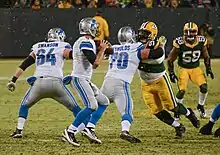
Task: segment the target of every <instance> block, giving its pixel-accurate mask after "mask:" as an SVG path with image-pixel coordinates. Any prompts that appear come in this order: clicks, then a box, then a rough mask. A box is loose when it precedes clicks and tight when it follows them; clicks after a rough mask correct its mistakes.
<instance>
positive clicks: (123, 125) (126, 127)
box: [121, 120, 131, 132]
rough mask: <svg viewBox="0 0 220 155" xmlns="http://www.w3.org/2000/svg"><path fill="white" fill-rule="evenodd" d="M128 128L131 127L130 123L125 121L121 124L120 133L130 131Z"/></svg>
mask: <svg viewBox="0 0 220 155" xmlns="http://www.w3.org/2000/svg"><path fill="white" fill-rule="evenodd" d="M130 126H131V123H130V122H129V121H127V120H124V121H122V122H121V131H128V132H129V130H130Z"/></svg>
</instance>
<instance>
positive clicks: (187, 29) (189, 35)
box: [183, 22, 198, 42]
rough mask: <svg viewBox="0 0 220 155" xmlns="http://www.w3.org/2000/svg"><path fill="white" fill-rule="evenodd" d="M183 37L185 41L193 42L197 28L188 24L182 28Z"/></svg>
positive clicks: (191, 23)
mask: <svg viewBox="0 0 220 155" xmlns="http://www.w3.org/2000/svg"><path fill="white" fill-rule="evenodd" d="M183 32H184V37H185V39H186V41H190V42H192V41H194V40H195V39H196V36H197V35H198V26H197V25H196V24H195V23H193V22H188V23H186V24H185V25H184V28H183Z"/></svg>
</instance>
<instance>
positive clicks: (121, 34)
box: [118, 26, 136, 44]
mask: <svg viewBox="0 0 220 155" xmlns="http://www.w3.org/2000/svg"><path fill="white" fill-rule="evenodd" d="M118 41H119V43H120V44H125V43H134V42H135V41H136V38H135V31H134V29H132V28H131V27H130V26H124V27H122V28H120V30H119V31H118Z"/></svg>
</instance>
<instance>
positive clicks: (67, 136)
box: [62, 129, 80, 146]
mask: <svg viewBox="0 0 220 155" xmlns="http://www.w3.org/2000/svg"><path fill="white" fill-rule="evenodd" d="M62 140H63V141H67V142H69V143H70V144H72V145H74V146H80V144H79V142H78V141H77V140H76V138H75V134H74V132H69V131H68V130H67V129H65V130H64V131H63V135H62Z"/></svg>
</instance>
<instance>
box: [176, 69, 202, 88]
mask: <svg viewBox="0 0 220 155" xmlns="http://www.w3.org/2000/svg"><path fill="white" fill-rule="evenodd" d="M189 80H191V81H192V82H193V83H195V84H196V85H197V86H198V87H199V86H201V85H202V84H205V83H206V78H205V75H204V73H203V71H202V69H201V68H200V67H196V68H192V69H187V68H182V67H179V80H178V86H179V90H186V88H187V85H188V81H189Z"/></svg>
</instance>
